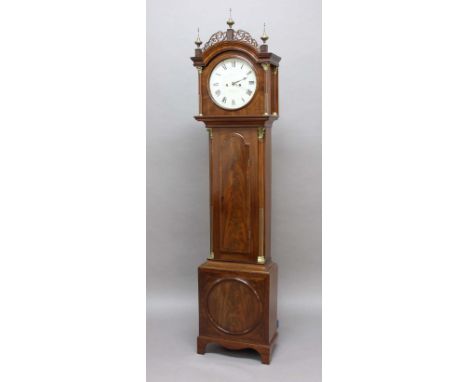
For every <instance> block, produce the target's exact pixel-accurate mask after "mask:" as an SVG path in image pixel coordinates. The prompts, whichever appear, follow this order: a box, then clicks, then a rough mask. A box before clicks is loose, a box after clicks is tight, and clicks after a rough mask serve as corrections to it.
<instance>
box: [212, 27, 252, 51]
mask: <svg viewBox="0 0 468 382" xmlns="http://www.w3.org/2000/svg"><path fill="white" fill-rule="evenodd" d="M227 39H228V35H227V32H222V31H219V32H216V33H214V34H213V35H211V37H210V39H209V40H208V41H207V42H206V43H205V45H204V46H203V51H205V50H207V49H208V48H211V47H212V46H213V45H216V44H217V43H219V42H222V41H226V40H227ZM232 39H233V40H235V41H241V42H245V43H247V44H250V45H252V46H254V47H255V48H258V43H257V41H256V40H255V39H254V38H253V37H252V35H251V34H250V33H249V32H247V31H244V30H242V29H239V30H236V31H234V33H233V37H232Z"/></svg>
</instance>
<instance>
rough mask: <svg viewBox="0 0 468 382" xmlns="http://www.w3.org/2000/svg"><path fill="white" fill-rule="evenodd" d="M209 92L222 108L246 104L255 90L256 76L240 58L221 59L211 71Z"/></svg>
mask: <svg viewBox="0 0 468 382" xmlns="http://www.w3.org/2000/svg"><path fill="white" fill-rule="evenodd" d="M209 85H210V94H211V98H212V99H213V101H214V102H215V103H216V104H217V105H218V106H220V107H222V108H223V109H228V110H235V109H240V108H242V107H244V106H245V105H247V104H248V103H249V102H250V100H251V99H252V98H253V96H254V94H255V91H256V90H257V76H256V75H255V71H254V70H253V68H252V66H251V65H250V64H249V63H248V62H247V61H246V60H243V59H242V58H237V57H236V58H228V59H226V60H223V61H221V62H220V63H219V64H218V65H216V67H215V68H214V69H213V71H212V72H211V76H210V82H209Z"/></svg>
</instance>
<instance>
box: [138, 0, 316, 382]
mask: <svg viewBox="0 0 468 382" xmlns="http://www.w3.org/2000/svg"><path fill="white" fill-rule="evenodd" d="M230 6H232V7H233V13H232V17H233V19H234V20H235V22H236V24H235V25H234V29H244V30H247V31H248V32H250V33H251V34H252V35H253V36H254V37H255V38H256V39H257V40H258V41H260V35H261V34H262V30H263V23H264V22H266V23H267V33H268V34H269V35H270V40H269V41H268V43H269V48H270V51H272V52H274V53H275V54H278V55H279V56H281V57H282V60H281V63H280V71H279V74H280V78H279V79H280V118H279V120H278V121H277V122H275V124H274V125H273V134H272V136H273V174H272V257H273V259H274V261H276V262H277V263H278V265H279V312H278V315H279V320H280V328H279V341H278V346H277V348H276V349H275V352H274V354H273V358H272V364H271V365H270V366H268V367H265V366H262V365H261V364H260V361H259V358H258V357H257V356H256V355H255V353H254V354H252V353H251V352H248V351H247V352H234V353H232V352H229V354H230V355H231V356H230V357H226V356H225V355H223V354H221V353H224V352H225V351H223V350H220V349H218V348H217V347H214V346H213V347H209V348H208V353H207V354H206V355H205V356H198V355H196V354H195V340H196V336H197V330H198V328H197V322H198V316H197V266H198V265H199V264H201V263H202V262H203V261H204V260H205V259H206V257H207V255H208V251H209V213H208V192H209V189H208V175H209V174H208V137H207V133H206V132H205V129H204V125H203V124H202V123H199V122H197V121H195V120H194V119H193V116H194V115H195V114H196V112H197V107H198V100H197V73H196V70H195V68H194V67H193V66H192V62H191V61H190V56H192V55H193V50H194V48H195V45H194V44H193V41H194V40H195V38H196V31H197V27H200V36H201V39H202V40H203V41H204V42H206V41H207V40H208V38H209V37H210V35H211V34H212V33H214V32H216V31H218V30H225V29H226V28H227V25H226V23H225V21H226V20H227V18H228V9H229V7H230ZM320 18H321V4H320V1H318V0H313V1H310V0H309V1H306V0H304V1H298V0H296V1H288V2H285V1H280V0H273V1H271V0H269V1H266V0H262V1H256V2H251V1H246V0H240V1H237V2H236V3H235V4H229V3H226V2H220V1H214V0H208V1H202V2H193V1H188V0H183V1H178V2H172V3H169V2H161V1H148V3H147V228H148V231H147V298H148V318H147V331H148V332H147V337H148V342H147V345H148V354H147V365H148V366H147V369H148V381H156V380H164V381H166V380H167V381H187V380H189V379H187V378H190V380H196V378H197V377H200V378H203V380H204V381H210V380H211V379H210V377H212V378H213V379H212V380H214V381H219V380H221V379H220V378H221V377H222V378H223V381H227V380H229V376H232V378H234V377H235V375H232V374H229V373H228V371H229V370H230V367H234V368H236V370H237V369H238V368H244V370H245V372H246V376H247V375H248V376H251V377H252V378H254V377H255V378H256V379H257V380H258V378H260V377H261V376H262V375H263V376H265V377H266V376H267V375H266V374H265V373H268V378H269V379H270V380H276V379H275V378H278V379H277V380H283V381H284V377H285V375H288V379H289V380H295V381H296V380H297V381H302V380H308V381H311V380H313V381H318V380H320V354H321V349H320V347H321V334H320V333H321V314H320V310H321V287H320V286H321V24H320ZM239 357H240V359H239ZM217 367H219V368H218V369H217ZM213 368H214V369H213ZM208 370H210V372H209V373H208ZM213 370H216V371H213ZM294 370H295V371H294ZM282 372H284V373H285V374H282ZM225 373H226V374H225ZM258 373H261V374H258ZM295 373H296V374H295ZM163 377H164V378H163ZM282 378H283V379H282ZM311 378H312V379H311Z"/></svg>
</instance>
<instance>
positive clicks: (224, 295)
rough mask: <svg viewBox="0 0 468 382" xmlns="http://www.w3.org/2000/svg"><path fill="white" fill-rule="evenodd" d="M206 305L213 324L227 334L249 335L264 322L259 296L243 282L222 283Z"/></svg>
mask: <svg viewBox="0 0 468 382" xmlns="http://www.w3.org/2000/svg"><path fill="white" fill-rule="evenodd" d="M206 301H207V313H208V318H209V319H210V321H211V323H212V324H213V325H214V326H215V327H216V328H217V329H219V330H220V331H222V332H224V333H227V334H232V335H240V334H247V333H249V332H250V331H252V330H254V329H255V328H256V327H257V326H258V324H259V323H260V320H261V318H262V311H263V309H262V302H261V300H260V297H259V295H258V293H257V292H256V291H255V289H253V287H252V286H251V285H250V284H249V283H248V281H246V280H243V279H240V278H227V279H219V280H218V281H217V282H215V283H214V284H213V285H212V286H211V288H210V290H209V292H208V295H207V299H206Z"/></svg>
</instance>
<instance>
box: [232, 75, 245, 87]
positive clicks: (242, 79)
mask: <svg viewBox="0 0 468 382" xmlns="http://www.w3.org/2000/svg"><path fill="white" fill-rule="evenodd" d="M246 79H247V77H244V78H241V79H240V80H239V81H236V82H233V83H232V85H235V84H237V83H238V82H241V81H244V80H246Z"/></svg>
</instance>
